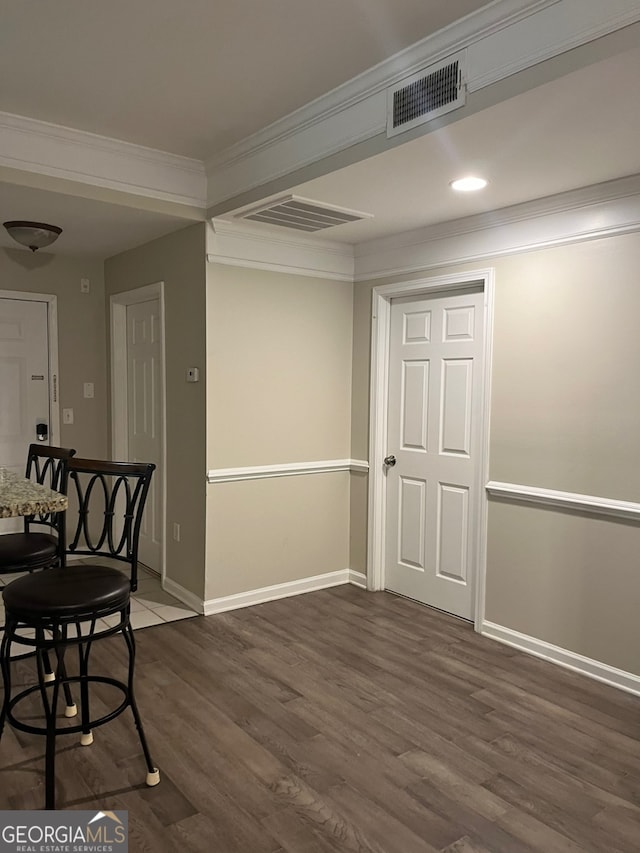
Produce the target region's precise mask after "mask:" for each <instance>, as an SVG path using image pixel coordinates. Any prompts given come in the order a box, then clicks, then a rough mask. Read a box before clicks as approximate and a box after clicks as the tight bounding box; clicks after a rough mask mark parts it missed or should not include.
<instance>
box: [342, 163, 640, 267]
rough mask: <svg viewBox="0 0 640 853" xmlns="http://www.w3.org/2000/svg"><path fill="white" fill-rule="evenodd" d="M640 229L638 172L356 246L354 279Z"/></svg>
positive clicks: (476, 260)
mask: <svg viewBox="0 0 640 853" xmlns="http://www.w3.org/2000/svg"><path fill="white" fill-rule="evenodd" d="M639 230H640V175H631V176H629V177H626V178H619V179H617V180H614V181H607V182H605V183H602V184H596V185H594V186H590V187H584V188H582V189H579V190H573V191H571V192H567V193H560V194H558V195H554V196H549V197H547V198H543V199H538V200H536V201H531V202H525V203H523V204H518V205H513V206H512V207H508V208H503V209H502V210H497V211H493V212H492V213H482V214H478V215H476V216H469V217H466V218H464V219H458V220H454V221H451V222H444V223H440V224H438V225H432V226H427V227H426V228H420V229H417V230H415V231H407V232H404V233H403V234H400V235H395V236H392V237H387V238H382V239H380V240H372V241H369V242H367V243H360V244H359V245H358V246H357V247H356V256H355V281H373V280H376V279H380V278H388V277H391V276H395V275H406V274H412V273H418V272H424V271H426V270H435V269H438V268H439V267H445V266H450V265H452V264H462V263H469V262H484V261H486V260H488V259H490V258H497V257H501V256H504V255H512V254H517V253H519V252H527V251H531V250H533V249H543V248H548V247H553V246H562V245H568V244H571V243H578V242H584V241H586V240H595V239H599V238H603V237H615V236H617V235H620V234H630V233H634V232H637V231H639Z"/></svg>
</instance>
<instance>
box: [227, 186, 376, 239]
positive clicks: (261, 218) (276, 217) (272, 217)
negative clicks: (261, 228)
mask: <svg viewBox="0 0 640 853" xmlns="http://www.w3.org/2000/svg"><path fill="white" fill-rule="evenodd" d="M371 218H373V214H372V213H361V212H360V211H357V210H349V209H348V208H346V207H335V206H333V205H330V204H326V203H325V202H318V201H313V200H311V199H308V198H300V197H299V196H295V195H285V196H280V198H275V199H272V200H271V201H269V202H265V203H264V204H258V205H256V206H254V207H250V208H247V209H246V210H243V211H240V212H239V213H236V214H235V215H234V219H247V220H250V221H251V222H261V223H263V224H265V225H277V226H280V227H282V228H293V229H295V230H297V231H307V232H308V233H313V232H315V231H324V230H325V229H326V228H333V227H335V226H336V225H345V224H346V223H350V222H358V221H359V220H362V219H371Z"/></svg>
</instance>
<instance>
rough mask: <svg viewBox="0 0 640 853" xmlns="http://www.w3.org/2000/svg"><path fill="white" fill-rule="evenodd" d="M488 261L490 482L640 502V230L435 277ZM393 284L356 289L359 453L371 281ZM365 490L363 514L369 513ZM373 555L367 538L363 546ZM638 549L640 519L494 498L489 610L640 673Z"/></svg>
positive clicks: (357, 511) (501, 620) (358, 451)
mask: <svg viewBox="0 0 640 853" xmlns="http://www.w3.org/2000/svg"><path fill="white" fill-rule="evenodd" d="M478 266H482V267H486V266H493V267H494V268H495V272H496V293H495V297H496V298H495V318H494V319H495V325H494V352H493V372H492V399H491V446H490V460H489V462H490V478H491V479H493V480H499V481H505V482H511V483H516V484H520V485H532V486H540V487H543V488H549V489H555V490H560V491H571V492H578V493H583V494H587V495H595V496H600V497H608V498H617V499H622V500H629V501H640V485H639V483H640V481H639V480H638V475H637V472H638V470H640V458H639V450H638V447H639V445H638V441H637V434H638V429H637V425H638V423H639V422H640V384H639V383H638V380H637V375H638V365H640V335H638V333H637V318H638V316H640V289H639V288H638V287H637V270H638V269H639V268H640V235H638V234H632V235H626V236H620V237H614V238H609V239H603V240H594V241H592V242H587V243H581V244H576V245H572V246H563V247H556V248H551V249H544V250H540V251H535V252H528V253H523V254H520V255H513V256H510V257H505V258H496V259H494V260H493V261H492V260H491V259H489V260H488V261H483V263H482V264H481V265H480V264H466V265H460V266H457V267H452V268H450V269H449V270H442V269H438V271H437V274H438V275H441V274H444V273H446V272H454V271H455V272H460V271H463V270H464V269H475V268H477V267H478ZM433 274H434V273H428V272H427V273H425V276H426V277H428V276H429V275H433ZM411 278H412V279H415V278H417V276H416V275H415V274H412V275H411ZM396 280H397V279H396ZM383 283H386V282H383V281H376V282H373V283H362V284H358V285H356V294H355V299H354V306H355V307H354V367H353V375H354V388H355V392H354V413H353V418H352V422H353V435H352V452H353V454H354V455H356V456H361V455H363V454H364V449H365V448H366V447H367V443H368V405H369V402H368V391H367V392H366V393H365V391H364V386H365V384H366V387H367V389H368V363H369V347H370V310H371V309H370V296H371V289H372V287H373V285H374V284H383ZM362 492H363V495H362V497H361V500H360V502H359V503H358V504H357V505H355V506H353V507H352V517H355V518H361V516H362V512H363V510H362V501H363V500H364V490H362ZM352 503H355V502H353V501H352ZM352 528H353V530H355V529H356V525H355V524H353V525H352ZM596 543H600V544H599V545H598V546H597V547H596ZM365 552H366V540H364V541H362V540H361V542H360V543H359V546H356V544H355V543H354V545H353V546H352V553H353V554H356V555H358V554H359V555H361V556H362V555H363V554H364V553H365ZM639 552H640V532H639V529H638V527H637V526H634V525H625V524H620V523H617V522H615V521H612V520H606V519H601V518H595V517H593V516H588V515H584V514H580V513H579V514H577V515H576V514H569V513H563V512H559V511H555V510H544V511H543V510H535V509H532V508H531V507H526V506H525V505H516V504H513V505H509V504H504V503H502V502H497V501H492V502H490V507H489V547H488V554H487V604H486V618H487V619H488V620H489V621H492V622H495V623H497V624H499V625H502V626H505V627H508V628H511V629H513V630H516V631H520V632H522V633H524V634H528V635H530V636H533V637H536V638H538V639H541V640H545V641H547V642H550V643H552V644H555V645H560V646H562V647H563V648H566V649H569V650H571V651H574V652H576V653H578V654H582V655H585V656H587V657H592V658H595V659H596V660H600V661H603V662H606V663H608V664H610V665H612V666H616V667H620V668H622V669H628V670H631V671H633V672H636V673H640V662H638V658H637V655H636V656H635V657H634V655H633V654H632V653H631V651H630V650H631V649H632V648H634V647H635V648H636V649H637V647H638V642H639V641H640V629H639V628H638V624H639V620H638V619H637V612H638V608H637V605H638V604H640V573H638V572H636V571H633V565H634V563H633V560H634V559H635V560H636V562H637V557H635V558H634V554H635V555H637V554H638V553H639ZM360 558H361V557H360ZM352 568H357V566H355V565H354V564H353V562H352ZM629 602H634V603H635V605H636V606H635V607H632V606H630V604H629Z"/></svg>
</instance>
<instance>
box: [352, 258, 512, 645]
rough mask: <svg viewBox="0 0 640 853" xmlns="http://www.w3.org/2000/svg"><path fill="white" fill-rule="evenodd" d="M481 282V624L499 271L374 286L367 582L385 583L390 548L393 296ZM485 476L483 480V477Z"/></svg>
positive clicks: (478, 558) (478, 609) (477, 594)
mask: <svg viewBox="0 0 640 853" xmlns="http://www.w3.org/2000/svg"><path fill="white" fill-rule="evenodd" d="M472 284H476V285H477V284H481V285H482V286H483V289H484V307H485V318H484V319H485V352H484V366H483V376H482V383H483V386H482V388H483V392H482V393H483V402H482V414H481V418H482V423H481V424H480V430H481V439H480V440H481V451H480V453H481V461H480V466H479V470H478V483H477V485H478V542H477V549H476V576H475V578H474V584H475V606H474V609H475V613H474V622H475V624H476V628H477V626H478V625H479V624H480V622H481V620H482V619H483V618H484V600H485V583H486V553H487V515H488V511H487V495H486V491H485V489H483V488H482V484H483V483H484V482H486V476H487V472H488V465H489V412H490V402H491V400H490V394H491V372H492V370H491V364H492V353H493V345H492V338H493V304H494V286H495V282H494V271H493V270H492V269H482V270H471V271H469V272H464V273H457V274H455V275H445V276H434V277H433V278H423V279H419V280H417V281H406V282H398V283H395V284H388V285H381V286H379V287H374V288H373V291H372V294H371V299H372V311H371V314H372V329H371V388H370V414H369V448H370V451H369V452H370V456H369V469H370V470H369V515H368V517H369V534H368V542H367V545H368V547H367V582H368V588H369V589H370V590H380V589H384V587H385V552H386V529H385V527H386V524H385V522H386V487H385V469H384V466H383V465H382V459H384V457H385V455H386V453H387V405H388V396H389V334H390V331H389V327H390V320H391V300H392V299H393V298H397V297H401V296H420V295H421V294H424V295H425V296H428V295H430V294H433V293H437V292H450V291H455V290H457V289H460V288H463V287H468V286H470V285H472ZM483 477H484V479H482V478H483Z"/></svg>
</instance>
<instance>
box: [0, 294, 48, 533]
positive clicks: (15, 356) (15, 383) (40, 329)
mask: <svg viewBox="0 0 640 853" xmlns="http://www.w3.org/2000/svg"><path fill="white" fill-rule="evenodd" d="M47 310H48V309H47V303H46V302H36V301H31V300H22V299H0V399H1V401H2V402H1V405H0V465H1V466H2V467H4V468H8V469H9V470H11V471H14V472H15V473H16V474H20V475H22V476H24V469H25V465H26V463H27V449H28V447H29V444H31V442H35V441H37V438H36V423H38V422H41V423H46V424H47V426H48V427H49V428H50V426H51V423H50V413H49V336H48V316H47ZM44 443H45V444H49V439H48V438H47V440H46V441H45V442H44ZM21 528H22V522H21V520H20V519H18V520H17V521H16V520H15V519H5V520H2V521H0V532H3V533H6V532H10V531H11V530H16V529H21Z"/></svg>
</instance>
